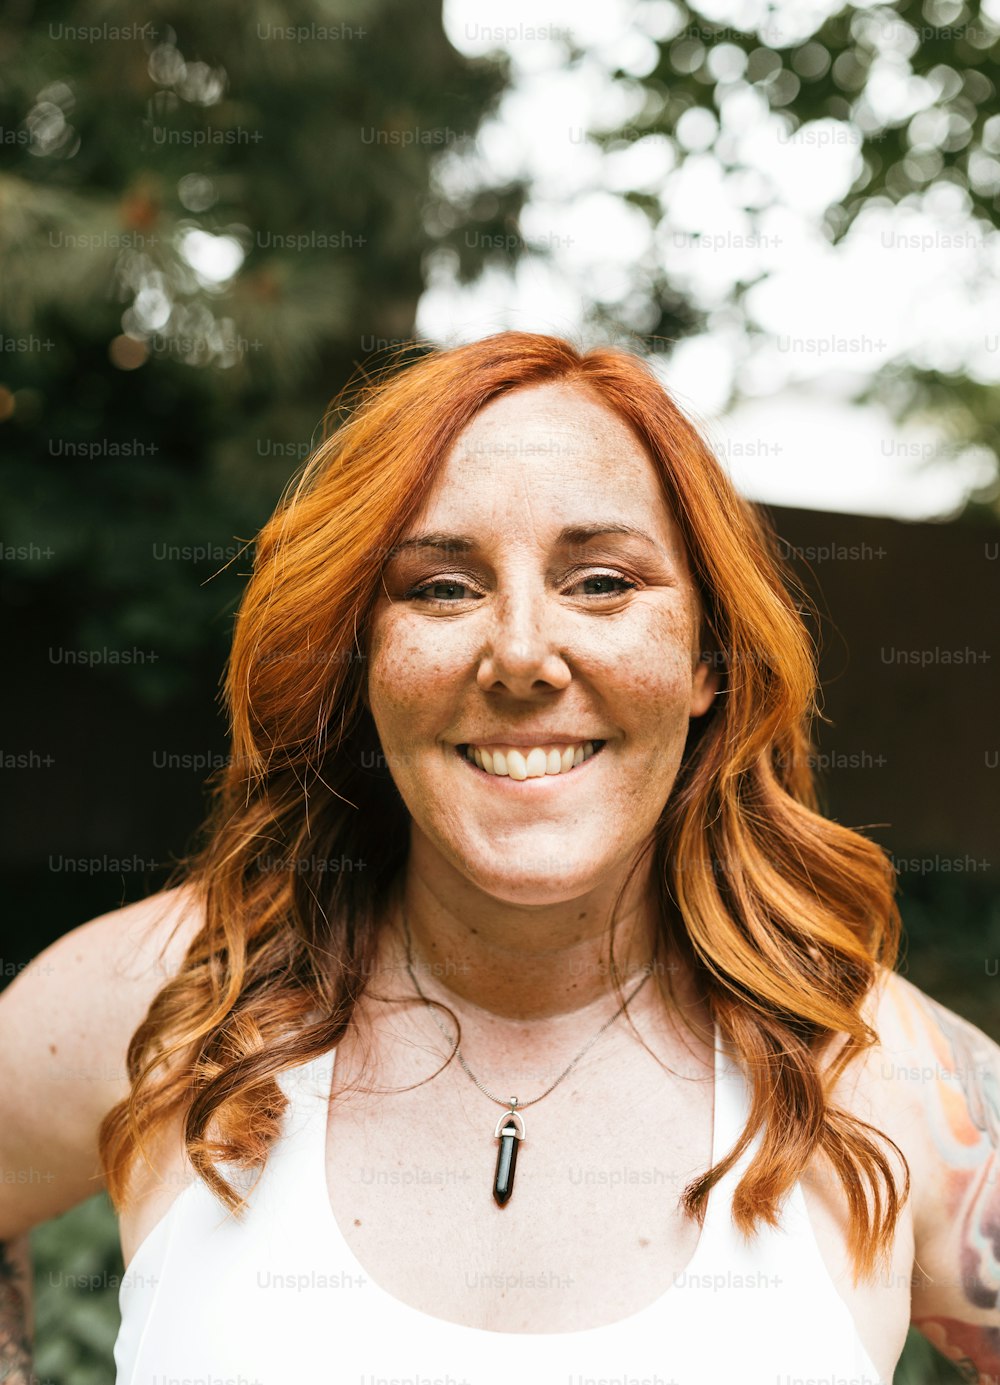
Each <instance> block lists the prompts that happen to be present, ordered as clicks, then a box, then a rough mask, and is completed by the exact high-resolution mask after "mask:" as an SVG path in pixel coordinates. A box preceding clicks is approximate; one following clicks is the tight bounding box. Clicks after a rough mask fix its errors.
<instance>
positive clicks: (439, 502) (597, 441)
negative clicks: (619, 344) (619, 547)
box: [421, 383, 676, 546]
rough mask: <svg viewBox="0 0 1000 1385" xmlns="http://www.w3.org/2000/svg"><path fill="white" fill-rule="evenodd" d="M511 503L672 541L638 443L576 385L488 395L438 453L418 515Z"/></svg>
mask: <svg viewBox="0 0 1000 1385" xmlns="http://www.w3.org/2000/svg"><path fill="white" fill-rule="evenodd" d="M511 509H517V510H519V512H520V513H521V514H523V516H524V517H525V518H528V517H529V516H530V517H531V518H532V520H533V521H534V522H535V523H541V522H543V521H544V520H545V519H546V518H548V519H550V520H551V523H552V525H553V526H555V525H557V524H561V523H564V522H566V521H568V520H573V521H584V520H587V521H590V520H595V519H603V518H609V519H611V518H614V517H618V518H619V519H622V520H629V521H632V522H634V523H639V522H642V523H643V524H644V525H645V526H646V527H647V528H652V529H654V530H656V532H657V533H658V534H659V536H660V537H661V538H662V539H663V540H664V542H667V541H668V540H670V541H671V546H673V542H674V541H675V540H676V535H675V533H674V525H673V521H672V518H671V516H670V513H669V508H668V506H667V502H666V498H665V496H664V493H663V489H662V485H661V482H660V478H659V475H658V472H657V470H656V467H655V466H654V463H653V461H652V459H651V457H650V456H649V454H648V452H647V450H646V448H645V446H644V444H643V443H642V442H641V441H640V440H639V438H638V437H637V436H636V435H635V434H634V433H633V432H632V430H631V428H630V427H629V425H628V424H627V423H626V422H625V421H624V420H623V419H622V418H620V417H619V415H618V414H616V413H615V412H614V411H613V410H612V409H611V408H609V407H608V406H607V405H606V404H604V403H602V402H601V400H600V399H598V398H596V397H595V396H594V395H593V394H591V393H590V392H589V391H588V390H586V389H584V388H583V387H581V386H579V385H567V384H562V383H549V384H544V385H533V386H530V387H527V388H524V389H517V390H512V391H511V392H510V393H508V394H504V395H500V396H499V397H498V398H496V399H493V400H491V401H490V403H489V404H487V405H486V406H485V407H484V408H483V409H481V410H480V411H479V413H478V414H477V415H476V416H475V418H473V419H472V421H471V422H470V423H469V424H468V425H467V426H466V427H465V428H464V429H463V431H462V432H461V433H460V434H459V436H458V438H457V439H456V440H455V443H454V444H453V446H452V448H451V449H450V451H449V453H448V454H447V456H446V458H445V459H444V461H443V463H442V466H441V469H440V471H439V472H438V475H437V477H436V479H435V482H434V485H433V487H432V489H431V492H430V494H429V495H428V498H427V504H426V506H425V507H424V510H423V513H422V516H421V519H422V520H430V519H441V520H444V518H445V517H446V515H450V516H451V517H452V518H457V513H456V512H458V511H460V512H461V514H462V516H463V518H465V519H467V520H468V521H469V522H474V521H475V520H477V519H479V520H480V521H481V522H483V523H489V522H490V519H491V517H492V516H494V515H495V514H497V513H498V512H500V511H510V510H511Z"/></svg>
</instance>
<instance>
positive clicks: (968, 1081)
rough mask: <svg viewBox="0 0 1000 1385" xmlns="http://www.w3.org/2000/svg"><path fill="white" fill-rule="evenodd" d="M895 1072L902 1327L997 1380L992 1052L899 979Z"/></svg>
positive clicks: (969, 1374) (996, 1142)
mask: <svg viewBox="0 0 1000 1385" xmlns="http://www.w3.org/2000/svg"><path fill="white" fill-rule="evenodd" d="M894 983H895V984H894V985H893V994H894V1000H895V1006H896V1012H897V1016H898V1019H899V1023H900V1024H901V1026H902V1027H903V1030H904V1032H905V1033H906V1035H907V1039H908V1044H907V1047H908V1050H909V1056H908V1057H907V1060H906V1061H907V1063H912V1064H913V1067H912V1069H910V1070H909V1072H908V1073H907V1074H903V1073H901V1074H900V1078H899V1080H900V1081H905V1082H906V1083H907V1085H908V1086H909V1087H910V1088H912V1093H911V1101H912V1110H913V1111H914V1124H915V1131H916V1132H919V1135H920V1138H921V1149H920V1152H919V1163H920V1177H919V1178H917V1179H916V1180H915V1188H914V1191H915V1193H916V1194H917V1197H916V1200H915V1202H914V1209H913V1211H914V1239H915V1251H916V1254H915V1262H914V1270H913V1285H912V1323H913V1326H914V1327H916V1328H918V1329H919V1330H920V1331H921V1332H922V1333H923V1334H924V1336H925V1337H927V1339H928V1341H930V1342H931V1343H933V1345H934V1346H935V1347H937V1349H938V1350H939V1351H940V1352H941V1353H942V1354H943V1355H945V1356H947V1357H948V1358H949V1359H951V1360H952V1361H955V1362H956V1363H958V1365H959V1366H960V1368H961V1370H962V1372H963V1376H962V1378H963V1379H964V1380H966V1381H970V1382H982V1383H983V1385H997V1382H1000V1045H997V1044H996V1043H994V1042H993V1040H992V1039H991V1038H989V1037H988V1036H987V1035H986V1034H984V1033H983V1032H982V1030H980V1029H977V1028H976V1026H975V1025H974V1024H970V1023H969V1021H968V1020H965V1019H962V1018H961V1016H960V1015H956V1014H955V1013H954V1012H953V1011H952V1010H949V1009H947V1008H946V1007H945V1006H944V1005H941V1004H940V1003H939V1002H938V1001H936V1000H932V999H931V997H930V996H928V995H925V994H924V993H923V992H922V991H921V990H919V989H918V988H917V987H916V986H914V985H912V984H911V983H910V982H909V981H906V980H905V979H904V978H902V977H898V976H897V977H895V978H894Z"/></svg>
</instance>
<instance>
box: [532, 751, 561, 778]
mask: <svg viewBox="0 0 1000 1385" xmlns="http://www.w3.org/2000/svg"><path fill="white" fill-rule="evenodd" d="M560 763H562V762H561V761H560ZM524 767H525V770H526V771H527V775H528V778H529V779H541V777H542V775H543V774H544V773H545V771H546V770H547V769H548V767H549V757H548V756H547V755H546V753H545V751H544V750H539V749H538V747H537V746H536V747H535V749H534V750H529V751H528V758H527V759H526V760H525V762H524Z"/></svg>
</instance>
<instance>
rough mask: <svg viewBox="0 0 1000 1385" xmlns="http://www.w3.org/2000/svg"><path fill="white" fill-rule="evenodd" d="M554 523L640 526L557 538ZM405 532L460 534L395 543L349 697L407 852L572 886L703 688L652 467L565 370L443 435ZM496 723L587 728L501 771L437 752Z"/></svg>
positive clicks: (626, 840) (606, 865)
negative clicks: (360, 699)
mask: <svg viewBox="0 0 1000 1385" xmlns="http://www.w3.org/2000/svg"><path fill="white" fill-rule="evenodd" d="M574 526H575V527H577V528H579V527H587V528H588V529H589V528H594V527H596V528H599V529H602V530H603V529H607V530H612V529H614V528H615V527H616V526H628V527H632V528H634V529H637V530H640V531H642V533H643V534H645V535H647V536H648V539H643V538H641V537H639V536H637V535H635V534H631V533H630V534H622V533H613V532H608V533H601V534H598V535H596V536H593V537H587V536H581V535H579V534H576V535H571V536H569V537H567V536H566V534H565V533H564V532H563V531H564V530H565V529H567V528H572V527H574ZM422 535H434V536H438V537H440V536H442V535H450V536H461V537H462V539H463V542H462V543H457V542H452V543H451V544H450V545H449V546H448V547H447V548H442V547H441V546H436V547H435V546H431V545H428V544H421V545H419V546H407V547H404V548H402V549H401V550H399V551H397V553H396V555H395V556H394V557H393V558H392V559H391V560H390V561H389V562H388V563H387V565H386V567H385V571H384V583H385V590H384V591H383V592H382V593H381V595H380V596H379V599H378V602H377V604H376V607H375V610H374V613H373V618H372V627H371V640H370V645H369V652H370V658H369V674H368V700H369V705H370V708H371V712H372V716H373V719H374V721H375V725H376V728H377V730H378V734H379V737H380V740H381V743H382V749H383V751H384V752H385V755H386V759H387V762H388V765H389V768H390V770H391V773H392V776H393V779H394V781H395V783H396V785H397V787H398V789H399V792H400V794H401V796H402V798H403V801H404V802H405V804H406V806H407V808H408V810H409V813H410V816H411V818H412V828H411V850H413V851H419V852H420V853H421V856H422V857H423V858H424V860H425V861H426V860H428V859H433V858H435V857H436V858H437V859H438V862H439V864H440V865H441V866H445V865H446V864H448V865H450V866H451V867H452V868H453V869H455V870H457V871H458V872H459V873H460V874H461V875H462V876H464V877H465V878H466V879H467V880H468V881H469V882H470V883H471V884H473V885H474V886H476V887H478V888H479V889H481V890H483V891H484V892H486V893H488V894H490V895H492V896H493V897H495V898H498V899H503V900H506V901H509V902H511V903H519V904H526V905H527V904H547V903H558V902H561V901H563V900H567V899H572V898H576V897H578V896H580V895H581V894H584V893H586V892H587V891H589V890H592V889H595V888H597V887H598V886H600V885H601V884H603V883H606V881H607V879H608V878H609V875H611V874H612V873H617V872H618V871H619V870H620V869H621V867H622V866H623V865H625V864H626V863H627V862H628V861H629V860H630V859H631V857H632V855H633V853H634V852H635V851H636V849H637V848H639V847H640V846H641V845H642V843H643V842H645V841H646V840H647V838H648V837H649V834H650V833H651V832H652V830H653V827H654V825H655V823H656V820H657V818H658V817H659V815H660V813H661V811H662V809H663V806H664V804H665V802H666V801H667V799H668V798H669V796H670V791H671V788H672V786H673V782H674V778H675V776H676V773H677V768H678V766H679V764H680V759H681V754H682V752H683V748H684V741H685V737H686V734H687V730H688V720H689V718H690V717H692V716H699V715H701V714H702V713H704V712H705V711H707V710H708V708H709V706H710V705H711V703H712V697H713V695H714V691H715V688H716V686H717V681H716V679H715V678H714V675H713V674H712V673H711V672H710V669H709V666H708V665H707V664H705V663H703V662H700V661H699V646H698V634H699V630H698V617H699V611H698V602H697V595H696V591H695V588H694V586H693V583H692V581H691V577H690V573H689V570H688V565H687V561H686V557H685V553H684V548H683V543H682V540H681V537H680V534H679V532H678V530H677V527H676V525H675V523H674V521H673V519H672V518H671V516H670V514H669V512H668V509H667V505H666V501H665V499H664V496H663V494H662V492H661V490H660V485H659V481H658V479H657V474H656V472H655V470H654V467H653V463H652V461H651V460H650V458H649V456H648V455H647V454H646V451H645V449H644V447H643V445H642V444H641V443H640V442H639V440H638V439H637V438H636V437H635V436H634V435H633V434H632V432H631V431H630V429H629V428H628V426H627V425H626V424H625V423H624V422H623V421H622V420H621V419H619V417H618V416H617V415H616V414H615V413H613V412H612V411H611V410H610V409H608V408H607V407H606V406H605V405H603V404H602V403H600V402H599V401H598V400H597V399H596V398H594V397H593V396H591V395H590V394H589V393H588V392H586V391H585V390H582V389H581V388H580V387H573V386H569V385H565V384H545V385H536V386H532V387H529V388H525V389H520V390H515V391H513V392H512V393H510V394H507V395H503V396H501V397H500V398H498V399H496V400H494V401H492V402H491V403H490V404H488V405H487V406H486V407H485V408H484V409H483V410H482V411H481V412H480V413H479V414H477V416H476V417H475V418H474V419H473V421H472V422H471V423H470V424H469V426H468V427H467V428H466V429H465V430H464V432H463V433H462V434H461V435H460V437H459V438H458V439H457V441H456V443H455V445H454V447H453V448H452V450H451V452H450V454H449V455H448V457H447V458H446V460H445V462H444V464H443V466H442V468H441V471H440V472H439V474H438V477H437V479H436V481H435V484H434V487H433V489H432V491H431V493H430V495H429V496H428V499H427V501H426V503H425V505H424V507H423V509H422V511H421V513H420V514H419V515H418V516H417V517H416V518H415V519H414V520H413V522H412V523H411V524H410V526H409V528H408V529H407V531H406V534H404V535H403V537H402V542H403V543H405V542H406V540H407V539H413V538H419V537H420V536H422ZM464 540H469V541H471V542H470V543H469V544H468V545H467V544H466V543H465V542H464ZM509 736H512V737H517V738H519V739H524V738H529V739H530V740H531V741H532V743H533V744H539V745H547V744H550V743H552V742H559V743H565V742H566V741H572V742H576V741H579V742H583V741H586V740H594V739H598V740H603V741H604V742H605V744H604V746H603V748H602V749H601V750H600V751H599V752H598V753H597V754H596V755H595V756H594V757H593V758H592V759H590V760H587V761H585V762H584V763H583V764H582V765H579V766H578V767H576V768H574V769H572V770H570V771H569V772H568V773H566V774H560V775H557V776H552V777H546V778H543V779H537V778H529V779H527V780H524V781H522V782H518V781H516V780H514V779H510V778H507V779H496V778H491V777H490V776H488V775H487V774H486V773H484V771H483V770H482V769H477V768H476V767H475V766H474V765H472V764H470V763H469V762H468V761H467V760H466V759H465V758H464V757H463V756H462V755H461V754H460V752H459V751H458V749H457V747H458V746H460V745H465V744H467V743H472V744H481V743H486V744H487V745H488V746H489V745H496V744H499V743H503V742H504V741H505V739H506V738H507V737H509ZM536 736H537V740H536V739H535V738H536ZM525 753H527V752H525Z"/></svg>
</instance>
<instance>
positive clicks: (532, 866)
mask: <svg viewBox="0 0 1000 1385" xmlns="http://www.w3.org/2000/svg"><path fill="white" fill-rule="evenodd" d="M466 846H467V844H466ZM490 855H491V857H492V858H493V859H491V860H488V861H486V860H482V859H479V860H471V859H470V858H469V856H468V854H465V855H463V856H457V855H455V854H453V857H452V858H453V860H455V863H456V865H457V866H458V868H459V870H460V871H461V872H462V874H463V875H464V876H465V878H466V879H467V880H468V881H469V882H470V884H472V885H475V887H476V888H477V889H479V890H482V891H483V893H484V894H488V895H491V896H492V897H493V898H494V899H502V900H503V901H504V902H505V903H507V904H520V905H524V906H525V907H529V908H530V907H533V906H534V907H538V908H543V907H544V906H545V905H548V904H563V903H565V902H566V901H567V900H570V899H576V898H578V897H579V896H580V895H584V894H586V893H587V892H588V891H589V890H592V889H594V888H596V886H597V885H599V884H600V882H601V880H602V879H603V878H604V877H605V876H606V874H607V873H608V872H610V871H611V870H612V868H613V865H614V862H613V861H611V860H609V861H608V862H607V864H606V866H605V867H604V868H603V869H602V866H601V865H600V864H599V863H595V860H594V856H593V855H590V856H587V855H582V854H581V855H579V856H577V857H576V858H575V859H568V858H566V857H565V856H560V855H559V854H558V852H557V850H556V849H553V850H551V851H550V850H548V849H546V848H545V847H544V846H541V845H540V846H539V847H538V849H537V850H532V851H531V854H530V856H529V855H527V853H526V852H521V853H520V861H519V863H518V865H517V868H516V869H512V865H511V859H510V857H509V856H508V857H507V858H506V859H499V860H498V859H497V858H496V856H495V855H494V853H493V852H491V853H490Z"/></svg>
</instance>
